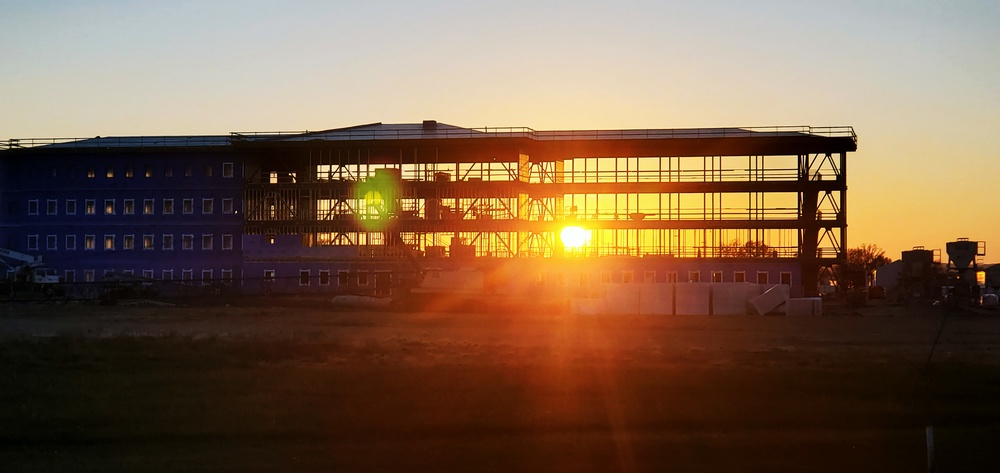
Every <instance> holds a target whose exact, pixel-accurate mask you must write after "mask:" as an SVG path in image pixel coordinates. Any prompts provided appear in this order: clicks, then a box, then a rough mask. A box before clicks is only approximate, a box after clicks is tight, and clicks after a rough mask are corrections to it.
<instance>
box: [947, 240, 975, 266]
mask: <svg viewBox="0 0 1000 473" xmlns="http://www.w3.org/2000/svg"><path fill="white" fill-rule="evenodd" d="M945 248H946V250H947V251H948V262H949V263H951V264H952V266H953V267H954V268H955V269H957V270H959V271H962V270H965V269H969V268H970V267H971V266H972V264H973V263H974V262H975V261H976V256H977V255H978V254H979V242H978V241H969V239H968V238H959V239H958V241H949V242H948V243H946V244H945Z"/></svg>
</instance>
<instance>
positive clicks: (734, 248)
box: [719, 240, 773, 258]
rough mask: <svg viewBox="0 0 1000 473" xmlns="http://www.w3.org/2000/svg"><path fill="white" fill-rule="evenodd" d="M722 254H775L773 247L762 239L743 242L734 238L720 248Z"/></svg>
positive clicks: (752, 255)
mask: <svg viewBox="0 0 1000 473" xmlns="http://www.w3.org/2000/svg"><path fill="white" fill-rule="evenodd" d="M719 251H720V253H721V254H722V256H729V257H734V258H759V257H763V256H773V252H772V251H771V247H770V246H768V245H767V243H764V242H762V241H748V242H746V243H742V242H740V241H739V240H733V241H731V242H729V243H728V244H725V245H723V246H722V248H720V249H719Z"/></svg>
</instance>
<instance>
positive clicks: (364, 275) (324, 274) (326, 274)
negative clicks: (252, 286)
mask: <svg viewBox="0 0 1000 473" xmlns="http://www.w3.org/2000/svg"><path fill="white" fill-rule="evenodd" d="M376 272H384V273H388V271H376ZM318 274H319V281H318V282H319V285H320V286H329V285H330V281H331V279H330V270H328V269H321V270H319V273H318ZM276 279H277V276H276V272H275V270H273V269H265V270H264V282H265V283H272V282H274V281H275V280H276ZM298 279H299V286H309V285H311V284H312V270H309V269H300V270H299V278H298ZM371 279H372V278H371V277H370V275H369V271H356V272H348V271H338V272H337V285H338V286H341V287H348V286H355V285H356V286H367V285H368V281H370V280H371Z"/></svg>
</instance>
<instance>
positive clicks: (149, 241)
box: [142, 235, 153, 250]
mask: <svg viewBox="0 0 1000 473" xmlns="http://www.w3.org/2000/svg"><path fill="white" fill-rule="evenodd" d="M142 249H144V250H152V249H153V235H143V236H142Z"/></svg>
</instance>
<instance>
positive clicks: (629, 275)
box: [622, 270, 635, 284]
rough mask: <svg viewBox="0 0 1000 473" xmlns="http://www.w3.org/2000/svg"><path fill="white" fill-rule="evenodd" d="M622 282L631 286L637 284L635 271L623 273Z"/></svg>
mask: <svg viewBox="0 0 1000 473" xmlns="http://www.w3.org/2000/svg"><path fill="white" fill-rule="evenodd" d="M622 282H623V283H625V284H631V283H633V282H635V271H632V270H628V271H622Z"/></svg>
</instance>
